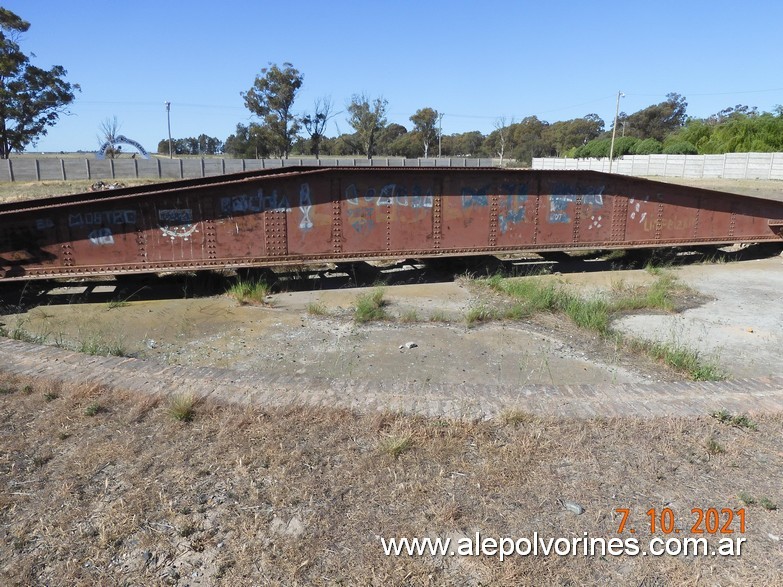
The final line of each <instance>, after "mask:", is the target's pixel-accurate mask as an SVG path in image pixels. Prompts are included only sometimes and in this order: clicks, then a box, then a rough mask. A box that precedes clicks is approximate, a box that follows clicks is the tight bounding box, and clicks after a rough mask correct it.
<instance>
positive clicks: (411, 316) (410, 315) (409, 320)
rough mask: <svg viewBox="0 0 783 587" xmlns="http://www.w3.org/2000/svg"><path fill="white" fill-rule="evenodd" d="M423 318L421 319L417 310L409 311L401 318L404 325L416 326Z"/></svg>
mask: <svg viewBox="0 0 783 587" xmlns="http://www.w3.org/2000/svg"><path fill="white" fill-rule="evenodd" d="M420 321H421V318H420V317H419V313H418V312H417V311H416V310H413V309H411V310H408V311H407V312H405V313H404V314H402V315H401V316H400V322H402V323H404V324H415V323H416V322H420Z"/></svg>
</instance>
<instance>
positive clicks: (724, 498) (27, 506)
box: [0, 376, 783, 585]
mask: <svg viewBox="0 0 783 587" xmlns="http://www.w3.org/2000/svg"><path fill="white" fill-rule="evenodd" d="M25 385H29V387H27V390H26V391H25ZM0 387H1V388H2V389H4V390H5V391H4V392H3V394H0V420H1V421H2V422H3V425H2V427H0V483H1V485H0V487H2V493H0V535H1V538H0V540H1V542H0V543H2V544H3V547H2V548H0V583H2V584H4V585H32V584H52V585H77V584H112V585H114V584H117V585H142V584H143V585H164V584H180V585H184V584H203V585H216V584H230V585H260V584H265V585H339V584H342V585H479V584H480V585H512V584H513V585H517V584H535V585H604V584H607V583H611V582H614V583H616V584H619V585H697V584H708V585H714V584H722V585H729V584H735V585H736V584H745V585H751V584H752V585H775V584H780V580H779V578H780V577H781V576H783V554H781V550H780V543H778V542H775V541H774V540H772V539H770V538H769V536H768V535H769V534H773V535H779V534H780V514H779V512H777V511H776V510H775V509H772V508H773V507H775V504H778V503H781V488H780V483H779V479H780V476H781V472H783V418H781V417H780V416H775V417H756V418H754V422H755V423H756V425H757V429H756V430H749V429H747V428H742V427H738V426H727V425H726V424H724V423H722V422H720V421H719V420H718V419H716V418H713V417H711V416H710V415H709V414H705V415H704V416H703V417H700V418H691V419H676V418H667V419H649V420H640V419H595V420H585V421H583V420H562V419H560V420H558V419H542V418H539V417H536V416H533V415H530V414H526V413H521V412H516V411H513V410H511V411H508V412H506V413H504V415H503V417H502V418H499V419H497V420H493V421H454V420H444V419H425V418H417V417H410V416H403V415H399V414H391V413H385V414H375V415H358V414H356V413H352V412H349V411H345V410H335V409H328V408H318V409H314V408H313V409H307V408H288V409H274V410H264V409H263V408H245V407H226V406H220V405H215V404H211V403H209V402H204V403H201V404H200V405H199V408H198V410H197V412H196V413H195V414H194V415H193V419H192V422H191V423H190V424H189V425H188V426H182V425H181V424H180V423H178V422H176V421H174V420H173V419H172V418H171V415H170V405H169V403H168V402H167V401H165V400H161V398H158V397H134V396H130V395H126V394H122V393H120V392H110V391H107V390H106V389H103V388H99V387H84V388H83V389H57V393H58V397H57V399H55V400H53V401H46V399H45V394H46V393H50V392H52V390H53V389H54V388H53V387H50V386H46V385H40V384H38V383H35V382H33V383H28V382H25V381H19V380H16V381H9V380H5V379H3V378H2V376H0ZM96 403H97V404H99V405H100V406H102V410H101V414H100V416H97V417H89V416H86V415H84V414H85V410H86V409H87V408H88V406H90V405H93V404H96ZM705 439H712V443H711V444H709V445H705ZM716 446H720V447H721V450H717V449H716V448H715V447H716ZM751 495H752V497H753V499H752V500H750V498H748V501H746V502H743V501H742V497H741V496H745V497H747V496H751ZM762 501H763V503H762ZM566 502H572V503H575V504H579V505H581V506H582V507H584V508H585V512H584V513H583V514H582V515H575V514H573V513H571V512H569V511H567V510H565V509H564V508H563V505H562V504H563V503H566ZM665 504H669V507H671V508H672V509H673V510H674V511H675V513H676V517H677V520H678V524H679V525H681V526H687V525H688V523H689V522H691V521H692V520H691V515H690V510H691V508H693V507H702V508H706V507H716V508H724V507H728V508H739V507H743V505H744V506H745V507H746V508H747V525H748V532H747V535H746V536H747V548H746V550H745V551H744V553H743V556H742V557H739V558H704V559H699V558H681V557H680V558H677V557H662V558H653V557H607V558H603V559H602V558H600V557H565V558H560V557H538V558H534V557H513V558H509V559H507V560H505V561H504V562H502V563H501V562H500V561H498V560H497V559H496V558H491V557H465V558H459V557H454V558H445V559H444V558H438V557H431V556H425V557H407V556H402V557H385V556H384V555H383V553H382V550H381V546H380V542H379V539H378V537H379V536H384V537H401V536H409V537H414V536H425V535H428V536H433V537H435V536H472V535H473V534H474V533H475V532H476V531H479V532H481V533H482V535H483V536H485V537H505V536H508V537H523V536H531V535H532V533H533V532H534V531H538V532H539V533H540V534H542V535H545V536H551V537H558V536H582V535H583V533H584V532H589V533H590V535H591V536H593V537H598V536H603V537H608V538H611V537H616V536H617V526H618V519H617V516H616V514H615V509H616V508H623V507H625V508H631V510H632V514H631V522H632V523H633V524H634V525H635V527H636V528H637V529H638V530H637V534H636V536H637V537H638V538H640V539H642V540H646V539H647V538H649V535H648V534H647V533H646V532H645V531H644V530H643V528H644V523H645V520H646V514H645V512H646V511H647V510H648V509H650V508H653V507H655V508H661V507H663V506H664V505H665ZM626 537H627V535H626Z"/></svg>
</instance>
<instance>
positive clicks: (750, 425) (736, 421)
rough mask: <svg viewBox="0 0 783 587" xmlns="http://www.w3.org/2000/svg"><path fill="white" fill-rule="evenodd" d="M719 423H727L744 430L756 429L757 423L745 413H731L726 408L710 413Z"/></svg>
mask: <svg viewBox="0 0 783 587" xmlns="http://www.w3.org/2000/svg"><path fill="white" fill-rule="evenodd" d="M711 416H712V417H713V418H715V419H716V420H717V421H718V422H720V423H721V424H727V425H729V426H734V427H736V428H743V429H745V430H758V424H756V423H755V422H754V421H753V420H751V419H750V417H749V416H747V415H745V414H738V415H736V416H735V415H733V414H731V413H730V412H729V411H728V410H726V409H722V410H719V411H717V412H713V413H712V414H711Z"/></svg>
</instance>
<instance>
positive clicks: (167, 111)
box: [164, 102, 173, 159]
mask: <svg viewBox="0 0 783 587" xmlns="http://www.w3.org/2000/svg"><path fill="white" fill-rule="evenodd" d="M164 104H165V105H166V120H167V121H168V126H169V159H171V158H172V157H173V155H172V149H171V102H164Z"/></svg>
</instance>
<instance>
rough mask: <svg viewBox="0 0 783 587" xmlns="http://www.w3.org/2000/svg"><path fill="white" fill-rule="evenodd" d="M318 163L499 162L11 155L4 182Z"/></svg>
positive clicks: (1, 164)
mask: <svg viewBox="0 0 783 587" xmlns="http://www.w3.org/2000/svg"><path fill="white" fill-rule="evenodd" d="M302 165H314V166H338V167H370V166H382V167H496V166H497V165H498V160H497V159H478V158H476V159H473V158H463V157H443V158H431V159H403V158H395V157H383V158H379V157H376V158H374V159H366V158H361V157H340V158H326V159H300V158H290V159H212V158H210V159H191V158H188V159H168V158H151V159H94V158H84V159H83V158H76V157H73V158H63V159H58V158H54V157H42V158H40V159H34V158H27V157H12V158H10V159H5V160H0V182H3V181H5V182H9V181H67V180H96V181H97V180H114V179H131V178H150V179H194V178H199V177H209V176H214V175H224V174H226V173H239V172H242V171H254V170H256V169H274V168H281V167H291V166H302Z"/></svg>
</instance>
